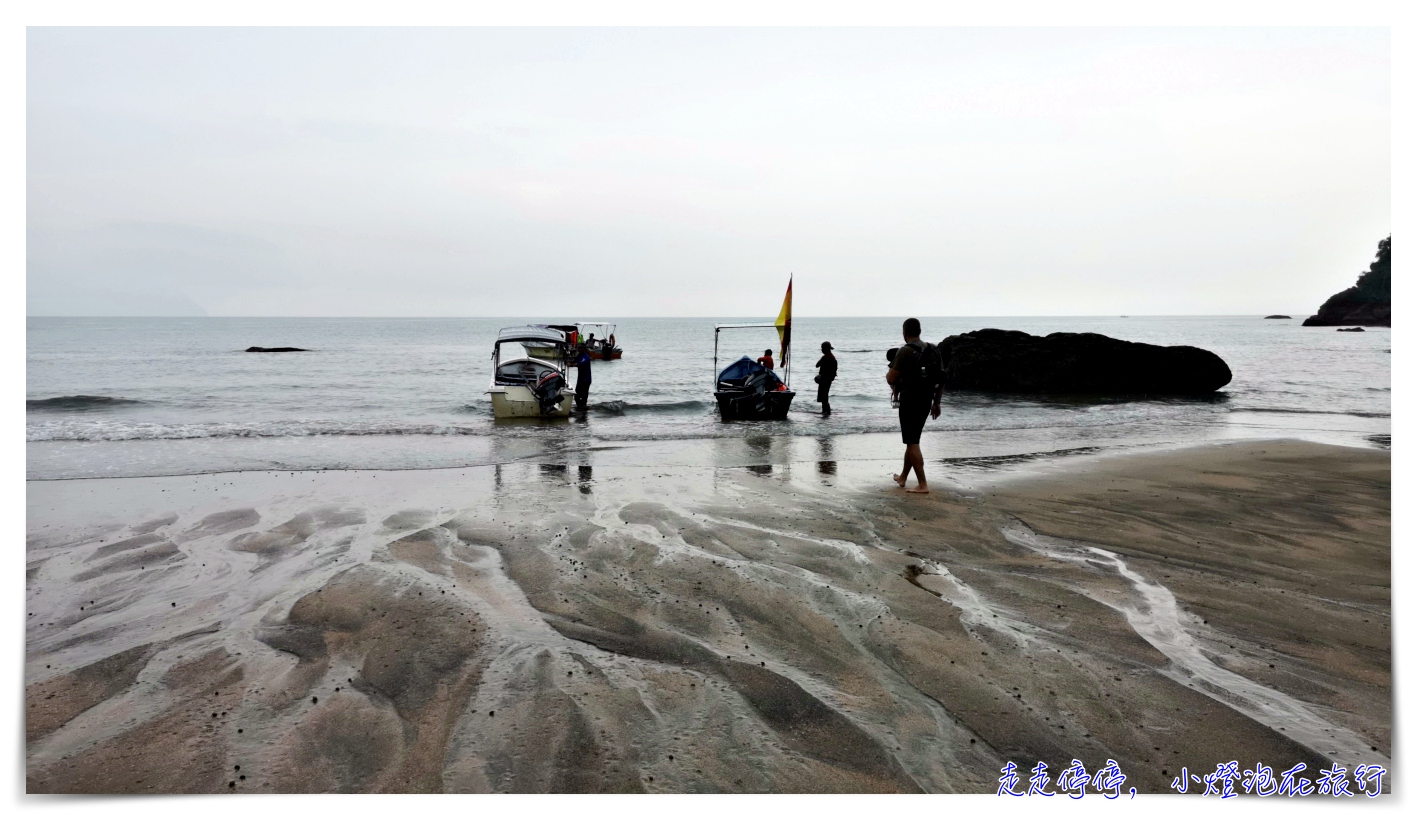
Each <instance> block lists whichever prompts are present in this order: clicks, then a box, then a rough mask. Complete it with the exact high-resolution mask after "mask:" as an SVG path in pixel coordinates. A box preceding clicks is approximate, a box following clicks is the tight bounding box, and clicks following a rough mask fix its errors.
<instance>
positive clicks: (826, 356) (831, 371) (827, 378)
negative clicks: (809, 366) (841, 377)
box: [815, 342, 837, 416]
mask: <svg viewBox="0 0 1418 821" xmlns="http://www.w3.org/2000/svg"><path fill="white" fill-rule="evenodd" d="M836 378H837V357H835V356H833V355H832V343H831V342H824V343H822V358H821V359H819V360H817V376H816V377H815V379H816V381H817V401H818V402H821V403H822V415H823V416H826V415H828V414H829V413H831V412H832V404H831V403H830V402H829V401H828V398H827V394H828V392H829V391H831V390H832V380H834V379H836Z"/></svg>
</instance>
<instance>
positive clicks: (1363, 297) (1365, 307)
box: [1304, 236, 1393, 328]
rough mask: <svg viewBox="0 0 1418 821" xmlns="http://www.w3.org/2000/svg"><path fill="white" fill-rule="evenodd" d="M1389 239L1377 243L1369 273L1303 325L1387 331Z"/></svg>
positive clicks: (1389, 308) (1388, 319) (1389, 305)
mask: <svg viewBox="0 0 1418 821" xmlns="http://www.w3.org/2000/svg"><path fill="white" fill-rule="evenodd" d="M1392 239H1393V237H1392V236H1388V237H1385V238H1384V239H1382V240H1380V241H1379V254H1378V256H1377V257H1375V258H1374V261H1373V263H1372V264H1371V265H1369V270H1367V271H1365V272H1364V273H1362V274H1360V275H1359V281H1358V282H1356V283H1354V287H1352V288H1346V289H1344V290H1343V291H1340V292H1339V293H1337V294H1335V295H1334V296H1332V297H1330V298H1329V299H1327V300H1325V302H1324V304H1323V305H1321V306H1320V310H1319V313H1317V314H1315V315H1314V316H1312V317H1310V318H1309V319H1307V320H1305V322H1304V324H1306V325H1311V326H1314V325H1325V326H1328V325H1376V326H1382V327H1385V328H1387V327H1389V326H1390V320H1391V316H1392V306H1391V304H1390V302H1389V284H1390V280H1391V277H1390V273H1389V245H1390V242H1391V240H1392Z"/></svg>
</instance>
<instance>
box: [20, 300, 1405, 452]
mask: <svg viewBox="0 0 1418 821" xmlns="http://www.w3.org/2000/svg"><path fill="white" fill-rule="evenodd" d="M585 319H587V320H600V319H604V318H603V317H586V318H585ZM540 321H556V322H560V321H568V320H565V319H564V318H553V319H543V320H540ZM570 321H575V320H570ZM611 321H616V322H617V324H618V325H619V328H618V330H617V334H616V336H617V341H618V342H619V343H620V345H621V347H622V348H624V349H625V358H624V359H622V360H620V361H618V362H597V363H595V378H594V382H593V388H592V391H591V402H592V404H591V411H590V413H589V414H588V416H587V417H586V418H585V419H584V420H574V419H573V420H556V421H549V422H539V421H535V420H533V421H531V422H510V423H509V422H504V423H496V422H494V420H493V418H492V410H491V406H490V405H489V403H488V400H487V397H486V395H485V394H484V393H483V391H484V390H485V389H486V386H487V381H488V369H489V356H490V353H491V349H492V339H493V337H494V334H495V333H496V331H497V329H498V328H499V327H503V326H507V325H516V324H522V321H521V320H515V319H244V318H190V319H189V318H160V319H150V318H131V319H130V318H51V317H32V318H30V319H29V320H28V339H27V342H28V351H27V362H28V371H27V375H26V378H27V391H28V399H29V401H28V403H27V404H28V414H27V423H26V431H25V433H26V440H27V472H28V475H29V477H30V478H32V479H52V478H72V477H98V476H144V475H166V474H185V473H200V472H213V471H225V470H258V469H281V470H310V469H340V468H385V469H402V468H419V467H456V466H463V465H480V464H501V463H505V462H514V461H533V462H538V461H540V462H547V461H552V462H558V463H561V464H566V463H576V462H578V461H581V462H584V461H585V460H588V459H592V458H599V459H611V458H617V457H616V456H614V455H613V452H619V453H620V454H622V456H620V457H619V458H625V457H624V456H623V454H625V453H629V452H634V453H639V454H640V457H637V458H642V459H643V458H646V454H660V455H659V456H655V457H654V458H666V459H671V460H673V459H677V458H688V457H684V456H683V454H685V453H690V452H693V453H696V454H700V455H699V456H695V457H693V458H694V459H701V460H708V461H709V462H710V463H712V464H754V463H756V462H767V463H773V462H774V461H776V460H780V459H795V458H799V455H800V454H802V453H807V454H808V456H807V457H805V458H813V455H814V454H816V455H817V456H821V455H824V454H831V455H833V456H834V457H835V458H856V456H858V455H860V454H862V453H865V451H862V449H861V448H860V447H855V446H853V445H852V443H853V442H854V441H855V442H867V441H869V442H871V443H873V444H872V449H871V451H870V452H871V453H873V454H876V452H877V451H881V452H880V453H879V454H877V455H876V457H875V458H881V459H895V458H897V457H898V451H899V446H890V443H891V438H890V434H891V432H893V431H895V430H896V415H895V411H894V410H893V409H892V408H891V407H890V404H889V401H888V391H887V389H886V385H885V383H884V381H883V375H884V374H885V370H886V362H885V351H886V349H887V348H889V347H894V346H895V345H897V344H899V340H900V333H899V328H900V319H898V318H848V319H841V318H839V319H829V318H798V319H797V320H796V321H795V328H794V336H795V339H796V344H795V348H796V356H795V358H794V362H793V366H794V367H793V372H792V384H793V386H794V387H795V388H796V389H797V390H798V398H797V400H796V401H795V402H794V407H793V411H792V413H791V414H790V416H789V419H788V420H787V421H785V422H757V423H731V424H726V423H723V422H720V421H718V418H717V415H716V414H715V412H714V408H713V402H712V397H711V396H710V392H711V390H712V382H713V368H712V364H711V357H712V354H713V336H714V335H713V326H714V324H715V323H716V322H732V321H740V322H742V321H754V320H752V319H750V320H744V319H738V320H734V319H729V318H723V319H719V320H714V319H624V320H611ZM923 325H924V326H925V334H924V337H925V338H927V339H930V340H932V341H935V340H939V339H941V338H942V337H944V336H946V335H948V334H952V333H958V332H961V331H968V330H974V329H977V328H985V327H996V328H1011V329H1018V330H1023V331H1028V332H1031V333H1036V334H1040V333H1050V332H1053V331H1094V332H1098V333H1103V334H1107V335H1109V336H1114V337H1118V338H1121V339H1129V340H1134V341H1138V342H1151V343H1156V344H1162V345H1182V344H1184V345H1196V346H1198V347H1203V348H1207V349H1209V350H1212V351H1215V352H1216V353H1217V354H1219V355H1221V357H1222V358H1224V359H1225V360H1226V362H1227V363H1228V364H1229V365H1230V366H1231V370H1232V372H1233V374H1234V378H1233V381H1232V382H1231V384H1230V385H1228V386H1226V388H1225V389H1224V390H1223V391H1222V392H1221V393H1219V394H1217V395H1216V396H1215V397H1213V398H1210V399H1206V400H1144V401H1088V402H1081V401H1045V400H1037V399H1017V398H1003V397H998V396H985V395H977V394H957V395H948V396H947V400H946V403H945V410H944V413H943V414H942V416H941V418H940V419H938V420H935V421H932V422H930V423H929V424H928V426H927V437H926V439H924V440H923V444H924V445H925V446H926V451H927V456H928V458H930V459H932V460H935V459H940V458H944V459H948V460H951V461H952V462H955V463H959V464H970V463H972V462H976V461H977V460H978V464H980V465H986V464H989V463H990V460H991V459H992V458H994V457H1007V456H1012V455H1019V454H1040V453H1055V452H1060V451H1068V452H1072V451H1076V450H1078V449H1106V448H1122V447H1134V446H1145V445H1156V444H1186V443H1189V442H1202V441H1216V440H1224V439H1240V438H1256V437H1277V436H1295V437H1302V438H1308V439H1314V440H1319V441H1325V442H1332V443H1338V444H1348V445H1355V446H1368V447H1388V446H1389V442H1390V438H1389V437H1390V435H1391V431H1390V418H1389V410H1390V360H1391V354H1390V334H1389V329H1387V328H1370V329H1368V330H1367V331H1366V332H1364V333H1336V332H1335V330H1334V329H1332V328H1303V327H1301V326H1300V320H1299V319H1298V318H1297V319H1294V320H1262V319H1260V318H1259V317H1131V318H1129V317H1117V318H1101V317H1024V318H1003V317H994V318H968V317H964V318H935V319H924V320H923ZM824 339H827V340H831V341H832V343H833V344H834V345H835V346H836V349H837V355H838V359H839V361H840V363H841V364H840V371H839V376H838V380H837V382H836V383H835V385H834V390H833V400H832V407H833V414H832V416H831V417H829V418H823V417H821V416H820V415H819V414H818V413H817V411H818V405H817V404H816V403H815V402H813V401H812V399H813V398H814V391H815V385H813V382H812V376H813V373H814V371H813V368H812V365H813V363H814V362H815V361H816V360H817V356H818V351H817V347H818V343H820V342H821V341H822V340H824ZM251 345H261V346H268V347H270V346H286V345H289V346H296V347H302V348H309V349H311V350H310V351H309V352H307V353H290V354H248V353H244V352H243V349H245V348H246V347H248V346H251ZM767 347H773V348H774V351H775V356H776V352H777V349H776V335H775V334H774V332H773V331H772V330H771V329H755V330H740V331H725V332H724V337H723V339H722V348H721V360H720V362H721V366H722V365H723V364H726V363H727V362H728V361H730V360H731V359H733V358H737V356H738V355H740V354H750V355H757V354H759V353H761V352H762V351H763V349H764V348H767ZM74 397H101V398H98V399H92V398H90V399H76V398H74ZM670 442H681V443H697V444H689V445H685V446H683V447H679V448H678V449H676V448H673V447H670V448H668V449H666V446H665V444H664V443H670ZM792 442H798V443H800V444H802V443H807V444H802V446H801V447H799V446H794V445H792V444H791V443H792ZM637 443H652V445H653V443H660V444H657V445H653V446H650V445H637ZM784 443H789V444H784ZM647 446H650V447H651V449H650V450H646V449H645V448H646V447H647ZM654 448H659V450H658V451H657V450H655V449H654ZM675 453H678V454H681V455H680V456H675V455H673V454H675ZM596 454H602V455H600V456H596ZM844 454H847V455H844Z"/></svg>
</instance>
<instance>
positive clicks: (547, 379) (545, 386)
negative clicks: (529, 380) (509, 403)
mask: <svg viewBox="0 0 1418 821" xmlns="http://www.w3.org/2000/svg"><path fill="white" fill-rule="evenodd" d="M565 387H566V380H565V379H563V378H562V377H561V374H559V373H557V372H556V371H548V372H547V374H546V376H543V377H542V378H541V379H540V380H538V381H537V384H536V386H535V387H533V388H532V395H533V396H535V397H536V398H537V404H538V405H539V406H541V410H542V416H551V415H552V414H553V413H556V409H557V406H559V405H560V404H561V390H562V388H565Z"/></svg>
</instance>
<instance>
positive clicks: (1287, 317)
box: [1266, 314, 1294, 319]
mask: <svg viewBox="0 0 1418 821" xmlns="http://www.w3.org/2000/svg"><path fill="white" fill-rule="evenodd" d="M1293 318H1294V317H1292V316H1289V315H1288V314H1271V315H1270V316H1268V317H1266V319H1293Z"/></svg>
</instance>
